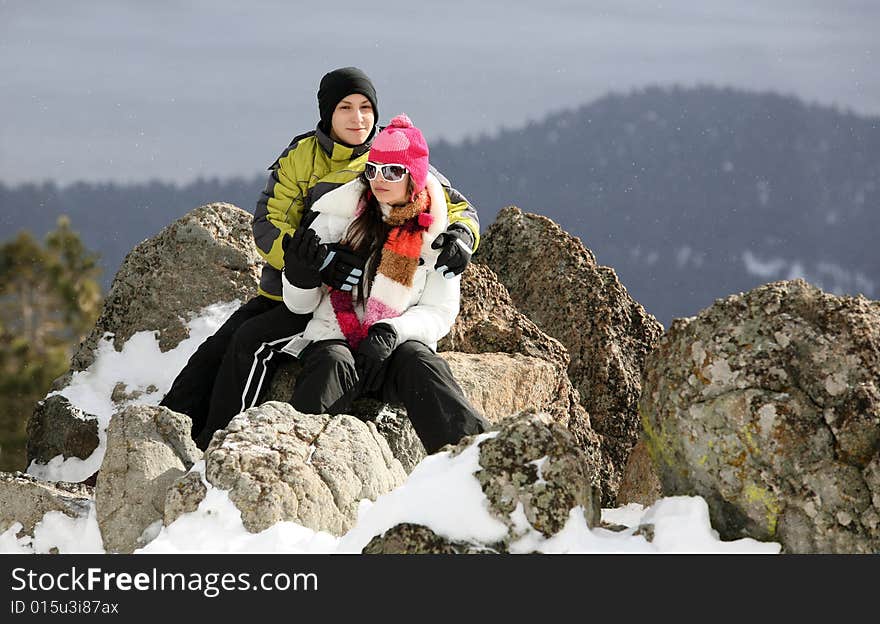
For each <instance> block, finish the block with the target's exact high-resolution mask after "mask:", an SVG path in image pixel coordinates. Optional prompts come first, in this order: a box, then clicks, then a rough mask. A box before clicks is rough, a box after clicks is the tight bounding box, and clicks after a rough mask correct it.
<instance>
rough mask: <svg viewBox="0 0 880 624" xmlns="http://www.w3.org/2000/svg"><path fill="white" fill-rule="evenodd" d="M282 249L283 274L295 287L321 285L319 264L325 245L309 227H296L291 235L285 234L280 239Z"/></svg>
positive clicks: (323, 255)
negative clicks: (282, 238)
mask: <svg viewBox="0 0 880 624" xmlns="http://www.w3.org/2000/svg"><path fill="white" fill-rule="evenodd" d="M281 247H282V249H283V250H284V276H285V277H286V278H287V281H288V282H290V283H291V284H292V285H294V286H296V287H297V288H317V287H318V286H320V285H321V273H320V271H319V269H320V267H321V264H322V263H323V261H324V258H325V256H326V255H327V247H326V246H325V245H321V239H320V238H318V235H317V234H315V231H314V230H311V229H309V228H303V227H300V228H297V230H296V231H295V232H294V233H293V235H292V236H291V235H289V234H285V235H284V240H282V241H281Z"/></svg>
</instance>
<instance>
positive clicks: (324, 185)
mask: <svg viewBox="0 0 880 624" xmlns="http://www.w3.org/2000/svg"><path fill="white" fill-rule="evenodd" d="M380 129H381V128H378V127H375V128H373V133H372V134H371V135H370V137H369V138H368V139H367V140H366V141H365V142H364V143H363V144H362V145H358V146H355V147H350V146H347V145H343V144H342V143H337V142H336V141H334V140H333V139H331V138H330V137H329V136H327V135H326V134H325V133H324V132H323V131H322V130H321V129H320V128H318V129H316V130H313V131H311V132H307V133H305V134H301V135H299V136H298V137H295V138H294V139H293V141H291V143H290V145H289V146H288V147H287V149H285V150H284V152H283V153H282V154H281V156H279V157H278V160H276V161H275V162H274V163H273V164H272V166H271V167H269V170H270V171H271V174H270V175H269V181H268V182H267V184H266V188H265V189H263V191H262V193H261V194H260V199H259V200H258V201H257V209H256V211H255V212H254V221H253V231H254V241H255V242H256V244H257V250H258V251H259V252H260V255H262V256H263V258H265V260H266V263H267V264H266V265H265V266H264V267H263V274H262V276H261V278H260V289H259V292H260V294H261V295H263V296H265V297H269V298H270V299H275V300H277V301H281V298H282V297H281V269H283V268H284V252H283V250H282V249H281V239H282V238H283V236H284V234H285V233H292V232H293V230H295V229H296V227H297V226H298V225H299V223H300V221H301V220H302V218H303V215H304V214H305V213H306V212H308V211H309V209H310V208H311V205H312V204H313V203H314V202H315V201H317V200H318V198H319V197H321V196H322V195H324V194H325V193H327V192H328V191H332V190H333V189H335V188H337V187H339V186H342V185H343V184H345V183H347V182H351V181H352V180H353V179H354V178H356V177H357V176H359V175H360V174H361V172H363V170H364V165H365V163H366V162H367V156H368V154H369V151H370V145H371V144H372V142H373V139H374V138H375V136H376V133H377V132H378V131H379V130H380ZM431 171H432V173H434V174H435V175H436V176H437V178H438V179H439V180H440V182H441V184H442V185H443V190H444V192H445V194H446V205H447V211H448V213H449V223H450V225H451V224H453V223H459V224H461V225H463V226H465V227H467V229H468V230H470V231H471V233H472V234H473V236H474V249H475V250H476V248H477V246H478V245H479V242H480V222H479V219H478V217H477V211H476V209H475V208H474V207H473V206H472V205H471V204H470V202H469V201H468V200H467V199H466V198H465V197H464V195H462V194H461V193H459V192H458V191H457V190H455V189H454V188H452V186H451V185H450V184H449V180H447V179H446V178H445V177H443V176H442V175H441V174H440V173H439V172H437V170H436V169H434V168H433V167H431Z"/></svg>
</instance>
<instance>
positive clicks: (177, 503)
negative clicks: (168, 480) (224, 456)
mask: <svg viewBox="0 0 880 624" xmlns="http://www.w3.org/2000/svg"><path fill="white" fill-rule="evenodd" d="M207 493H208V488H207V487H206V486H205V484H204V483H203V482H202V475H201V474H200V473H198V472H188V473H186V474H185V475H183V476H182V477H180V478H179V479H177V480H176V481H175V482H174V483H173V484H172V485H171V487H170V488H168V493H167V494H166V495H165V511H164V514H163V518H162V522H163V524H165V526H168V525H169V524H171V523H172V522H174V521H175V520H177V519H178V518H179V517H180V516H181V515H182V514H185V513H192V512H194V511H195V510H196V509H198V507H199V503H201V502H202V501H203V500H204V499H205V495H206V494H207Z"/></svg>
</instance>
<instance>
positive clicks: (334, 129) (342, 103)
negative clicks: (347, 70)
mask: <svg viewBox="0 0 880 624" xmlns="http://www.w3.org/2000/svg"><path fill="white" fill-rule="evenodd" d="M375 117H376V116H375V113H374V112H373V105H372V104H370V100H368V99H367V98H366V97H364V96H363V95H361V94H360V93H352V94H351V95H347V96H345V97H344V98H342V99H341V100H339V104H337V105H336V109H335V110H334V111H333V117H332V118H331V119H330V138H331V139H333V140H334V141H342V142H343V143H348V144H349V145H360V144H361V143H363V142H364V141H366V140H367V137H368V136H370V132H372V130H373V123H374V122H375Z"/></svg>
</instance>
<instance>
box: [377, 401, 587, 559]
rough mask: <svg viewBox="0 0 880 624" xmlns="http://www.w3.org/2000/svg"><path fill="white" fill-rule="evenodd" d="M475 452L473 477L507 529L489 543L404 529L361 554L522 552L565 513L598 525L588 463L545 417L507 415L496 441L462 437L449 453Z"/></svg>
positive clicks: (559, 524) (554, 528)
mask: <svg viewBox="0 0 880 624" xmlns="http://www.w3.org/2000/svg"><path fill="white" fill-rule="evenodd" d="M471 444H478V445H479V469H478V470H477V471H476V472H475V473H474V478H476V479H477V481H478V482H479V484H480V487H481V489H482V491H483V493H484V494H485V496H486V500H487V505H488V510H489V513H491V514H492V516H494V517H495V518H497V519H498V520H500V521H501V522H502V523H503V524H504V525H506V526H507V534H506V536H504V537H503V538H502V539H500V540H499V541H497V542H493V543H491V544H476V543H467V544H465V543H460V542H455V541H450V540H448V539H446V538H445V537H443V536H440V535H437V534H436V533H434V531H432V530H431V529H430V528H429V527H425V526H420V525H413V524H410V523H404V524H400V525H396V526H395V527H392V528H390V529H388V530H387V531H385V532H384V533H383V534H382V535H381V536H376V537H374V538H373V539H372V540H371V541H370V542H369V543H368V544H367V546H366V547H365V549H364V552H365V553H373V554H378V553H476V552H485V553H501V552H509V551H511V550H514V551H518V552H522V549H523V547H524V545H527V544H529V543H534V541H535V539H536V538H538V539H540V538H549V537H552V536H553V535H555V534H556V533H558V532H559V531H561V530H562V528H563V527H564V526H565V525H566V523H568V521H569V519H570V517H571V514H572V510H576V513H579V514H582V515H583V519H584V522H585V523H586V525H587V526H589V527H594V526H598V525H599V522H600V515H601V506H600V501H599V492H598V491H597V490H596V489H595V488H593V487H592V485H591V482H592V480H593V479H592V476H591V474H590V472H591V469H592V468H591V463H590V459H589V457H588V456H587V455H586V454H585V453H584V451H583V450H582V449H581V448H580V445H579V443H578V442H577V440H575V438H574V437H573V436H572V435H571V433H570V432H569V431H568V430H567V429H566V428H565V427H563V426H561V425H560V424H559V423H557V422H555V419H554V418H553V417H552V416H551V415H549V414H523V415H517V416H512V417H510V418H508V419H507V420H505V421H504V422H502V423H500V428H499V430H498V432H497V434H495V435H493V436H490V437H487V438H484V439H482V440H480V441H479V442H475V441H474V439H473V438H465V439H464V440H462V441H461V442H460V443H459V444H458V445H457V446H456V447H454V448H452V450H451V451H450V452H451V453H452V454H453V455H456V454H458V453H461V452H463V451H464V450H465V449H467V448H468V447H469V446H470V445H471Z"/></svg>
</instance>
